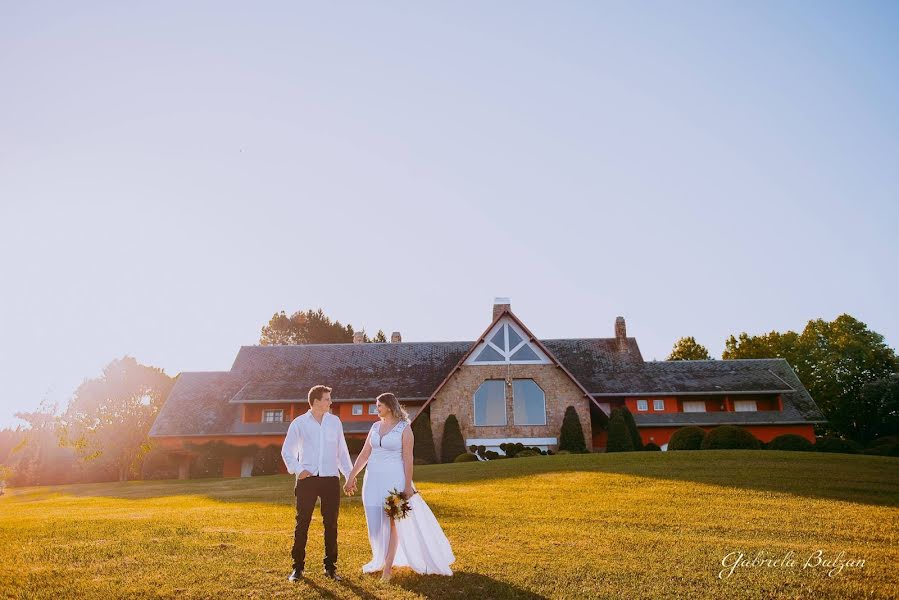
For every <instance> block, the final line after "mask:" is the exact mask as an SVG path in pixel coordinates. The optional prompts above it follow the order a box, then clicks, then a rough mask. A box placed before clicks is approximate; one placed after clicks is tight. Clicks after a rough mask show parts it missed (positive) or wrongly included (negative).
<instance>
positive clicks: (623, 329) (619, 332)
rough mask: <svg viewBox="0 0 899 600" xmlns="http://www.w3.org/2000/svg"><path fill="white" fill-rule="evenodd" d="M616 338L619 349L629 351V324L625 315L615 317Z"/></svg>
mask: <svg viewBox="0 0 899 600" xmlns="http://www.w3.org/2000/svg"><path fill="white" fill-rule="evenodd" d="M615 339H616V340H617V341H618V351H619V352H627V326H626V325H625V324H624V317H618V318H617V319H615Z"/></svg>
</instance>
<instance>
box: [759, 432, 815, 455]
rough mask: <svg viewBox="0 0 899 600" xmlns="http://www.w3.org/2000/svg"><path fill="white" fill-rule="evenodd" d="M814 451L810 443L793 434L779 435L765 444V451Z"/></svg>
mask: <svg viewBox="0 0 899 600" xmlns="http://www.w3.org/2000/svg"><path fill="white" fill-rule="evenodd" d="M813 449H814V447H813V446H812V443H811V442H810V441H808V440H807V439H805V438H804V437H802V436H801V435H796V434H795V433H785V434H783V435H779V436H777V437H776V438H774V439H773V440H771V441H770V442H768V443H767V444H765V450H790V451H793V452H810V451H812V450H813Z"/></svg>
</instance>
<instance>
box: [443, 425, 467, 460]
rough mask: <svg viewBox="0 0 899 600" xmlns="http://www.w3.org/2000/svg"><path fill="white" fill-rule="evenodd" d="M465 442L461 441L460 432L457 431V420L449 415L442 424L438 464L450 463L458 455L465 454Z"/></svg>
mask: <svg viewBox="0 0 899 600" xmlns="http://www.w3.org/2000/svg"><path fill="white" fill-rule="evenodd" d="M466 452H468V449H467V448H465V440H463V439H462V430H461V429H459V420H458V419H456V415H450V416H448V417H447V418H446V423H444V424H443V442H442V443H441V444H440V462H445V463H451V462H453V461H454V460H456V457H457V456H459V455H460V454H465V453H466Z"/></svg>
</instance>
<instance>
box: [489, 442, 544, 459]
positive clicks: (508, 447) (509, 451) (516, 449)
mask: <svg viewBox="0 0 899 600" xmlns="http://www.w3.org/2000/svg"><path fill="white" fill-rule="evenodd" d="M499 449H500V450H502V451H503V452H505V454H506V457H507V458H515V457H516V456H520V455H521V453H522V452H524V451H526V450H527V451H530V452H531V453H532V454H530V455H529V456H536V455H538V454H543V455H545V454H546V451H544V450H541V449H540V448H537V447H535V446H525V445H524V444H522V443H521V442H515V443H514V444H508V443H503V444H500V445H499Z"/></svg>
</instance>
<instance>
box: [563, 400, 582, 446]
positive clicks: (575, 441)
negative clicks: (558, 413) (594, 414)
mask: <svg viewBox="0 0 899 600" xmlns="http://www.w3.org/2000/svg"><path fill="white" fill-rule="evenodd" d="M559 450H567V451H568V452H586V451H587V443H586V442H585V441H584V430H583V429H582V428H581V419H580V417H578V416H577V411H576V410H574V407H573V406H569V407H568V408H566V409H565V416H564V417H562V431H561V432H560V434H559Z"/></svg>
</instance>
